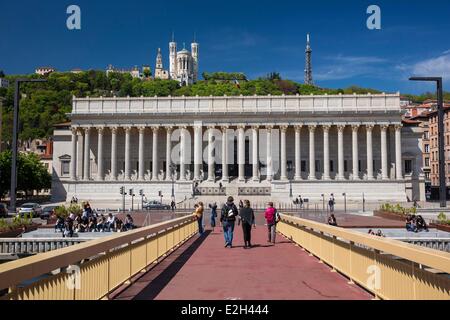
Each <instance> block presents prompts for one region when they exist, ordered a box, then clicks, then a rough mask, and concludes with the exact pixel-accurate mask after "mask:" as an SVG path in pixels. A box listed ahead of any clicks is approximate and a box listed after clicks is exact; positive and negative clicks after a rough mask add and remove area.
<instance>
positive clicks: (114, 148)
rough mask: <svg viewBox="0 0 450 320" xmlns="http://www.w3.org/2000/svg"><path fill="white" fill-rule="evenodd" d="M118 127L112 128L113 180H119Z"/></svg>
mask: <svg viewBox="0 0 450 320" xmlns="http://www.w3.org/2000/svg"><path fill="white" fill-rule="evenodd" d="M117 130H118V128H117V127H112V128H111V180H113V181H116V180H117Z"/></svg>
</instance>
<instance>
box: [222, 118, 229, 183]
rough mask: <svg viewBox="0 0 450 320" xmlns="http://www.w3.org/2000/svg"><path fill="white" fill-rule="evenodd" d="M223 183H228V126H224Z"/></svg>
mask: <svg viewBox="0 0 450 320" xmlns="http://www.w3.org/2000/svg"><path fill="white" fill-rule="evenodd" d="M221 129H222V181H223V182H228V181H229V177H228V135H227V130H228V126H222V127H221Z"/></svg>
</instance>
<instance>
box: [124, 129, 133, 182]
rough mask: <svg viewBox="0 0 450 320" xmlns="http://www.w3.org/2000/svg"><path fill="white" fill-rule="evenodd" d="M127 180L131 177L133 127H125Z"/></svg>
mask: <svg viewBox="0 0 450 320" xmlns="http://www.w3.org/2000/svg"><path fill="white" fill-rule="evenodd" d="M124 129H125V180H126V181H129V180H130V179H131V142H130V140H131V127H125V128H124Z"/></svg>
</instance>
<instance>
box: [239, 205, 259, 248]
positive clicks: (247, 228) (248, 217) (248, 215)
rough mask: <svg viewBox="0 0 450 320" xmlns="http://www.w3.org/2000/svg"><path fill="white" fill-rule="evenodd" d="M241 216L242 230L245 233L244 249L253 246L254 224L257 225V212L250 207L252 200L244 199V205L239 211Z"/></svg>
mask: <svg viewBox="0 0 450 320" xmlns="http://www.w3.org/2000/svg"><path fill="white" fill-rule="evenodd" d="M239 217H240V219H241V221H242V231H243V233H244V249H247V248H251V247H252V243H251V233H252V225H253V226H254V227H256V225H255V213H254V212H253V209H252V208H251V207H250V201H249V200H244V207H243V208H242V209H240V211H239Z"/></svg>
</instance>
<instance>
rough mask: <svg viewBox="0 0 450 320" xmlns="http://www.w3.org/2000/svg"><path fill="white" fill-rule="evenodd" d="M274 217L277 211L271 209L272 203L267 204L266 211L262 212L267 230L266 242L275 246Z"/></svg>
mask: <svg viewBox="0 0 450 320" xmlns="http://www.w3.org/2000/svg"><path fill="white" fill-rule="evenodd" d="M276 215H277V209H275V208H274V207H273V202H269V203H267V209H266V211H265V212H264V217H265V218H266V222H267V229H268V239H267V242H271V243H273V244H275V235H276V232H277V231H276V225H277V224H276V223H277V221H276Z"/></svg>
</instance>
